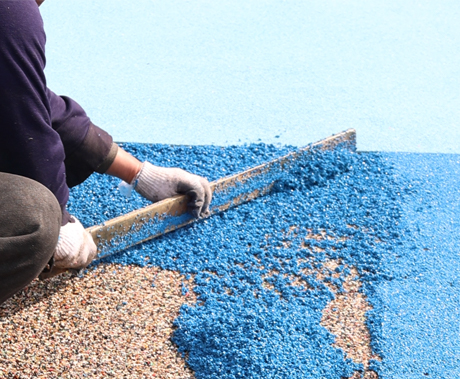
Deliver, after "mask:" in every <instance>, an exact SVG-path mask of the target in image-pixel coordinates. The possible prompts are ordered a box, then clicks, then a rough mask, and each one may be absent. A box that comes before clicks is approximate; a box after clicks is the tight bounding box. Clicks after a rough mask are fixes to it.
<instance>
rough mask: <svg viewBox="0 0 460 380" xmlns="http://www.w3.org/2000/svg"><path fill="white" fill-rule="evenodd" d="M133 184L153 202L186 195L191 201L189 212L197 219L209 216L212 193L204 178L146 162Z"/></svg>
mask: <svg viewBox="0 0 460 380" xmlns="http://www.w3.org/2000/svg"><path fill="white" fill-rule="evenodd" d="M133 184H134V190H136V191H137V192H138V193H139V194H140V195H142V196H143V197H144V198H147V199H148V200H150V201H152V202H158V201H161V200H163V199H166V198H170V197H172V196H174V195H178V194H185V195H187V196H188V199H189V202H188V204H187V205H188V208H189V211H190V212H191V213H192V215H193V216H194V217H195V218H199V217H205V216H208V215H209V204H210V203H211V199H212V191H211V187H210V186H209V182H208V180H207V179H206V178H204V177H200V176H198V175H195V174H191V173H189V172H187V171H185V170H182V169H179V168H164V167H160V166H154V165H152V164H151V163H150V162H144V163H143V164H142V168H141V170H140V172H139V174H138V175H137V177H136V178H135V179H134V181H133Z"/></svg>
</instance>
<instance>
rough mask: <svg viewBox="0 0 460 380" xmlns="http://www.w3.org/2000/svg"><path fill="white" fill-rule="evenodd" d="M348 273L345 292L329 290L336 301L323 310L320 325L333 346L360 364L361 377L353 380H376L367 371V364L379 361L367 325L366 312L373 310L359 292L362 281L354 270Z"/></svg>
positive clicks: (357, 375)
mask: <svg viewBox="0 0 460 380" xmlns="http://www.w3.org/2000/svg"><path fill="white" fill-rule="evenodd" d="M330 263H331V264H330V267H331V268H334V267H336V266H337V265H338V263H337V262H336V261H333V260H331V262H330ZM350 272H351V273H350V274H349V275H348V276H347V277H346V278H345V282H344V284H343V288H344V292H342V293H338V292H337V291H336V290H335V289H333V288H331V290H332V291H333V292H334V293H335V299H334V300H332V301H331V302H329V304H328V305H327V306H326V308H325V309H324V310H323V317H322V318H321V325H323V326H324V327H326V328H327V329H328V330H329V331H330V332H331V333H332V334H334V335H335V343H334V345H335V346H336V347H339V348H341V349H342V350H343V351H344V352H345V353H346V355H347V358H350V359H351V360H353V361H354V362H355V363H361V364H363V366H364V373H363V374H360V373H358V372H356V373H355V375H354V376H353V378H362V377H363V378H369V379H376V378H377V377H378V376H377V373H375V372H374V371H372V370H369V361H370V360H371V359H374V360H381V359H380V357H379V356H377V355H375V354H374V353H373V352H372V348H371V337H370V333H369V329H368V328H367V325H366V312H367V311H369V310H372V307H371V305H370V304H369V303H368V302H367V299H366V296H365V295H364V294H363V293H361V292H360V291H359V289H360V288H361V281H360V280H359V278H358V272H357V270H356V269H355V268H351V271H350Z"/></svg>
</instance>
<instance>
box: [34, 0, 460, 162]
mask: <svg viewBox="0 0 460 380" xmlns="http://www.w3.org/2000/svg"><path fill="white" fill-rule="evenodd" d="M41 11H42V14H43V17H44V21H45V29H46V32H47V38H48V39H47V70H46V74H47V79H48V85H49V86H50V88H51V89H52V90H54V91H55V92H56V93H58V94H63V95H69V96H71V97H73V98H74V99H76V100H77V101H79V102H80V103H81V104H82V106H83V107H84V108H85V109H86V110H87V112H88V114H89V115H90V116H91V118H92V119H93V121H94V123H95V124H96V125H99V126H101V127H102V128H104V129H107V130H108V131H109V132H110V133H112V134H113V135H114V137H115V139H116V140H117V141H134V142H150V143H165V144H186V145H188V144H195V145H202V144H205V145H206V144H216V145H231V144H239V143H246V142H247V143H255V142H257V141H258V139H261V141H262V142H265V143H281V144H291V145H297V146H303V145H306V144H308V143H310V142H313V141H317V140H320V139H322V138H324V137H325V136H329V135H331V134H333V133H336V132H337V131H339V130H345V129H347V128H355V129H356V130H357V131H358V135H359V140H358V149H359V150H362V151H371V150H372V151H408V152H423V153H428V152H439V153H460V128H458V120H460V71H459V70H460V69H459V67H460V50H459V49H458V46H460V27H459V22H458V20H459V19H460V2H458V1H457V0H439V1H427V0H423V1H419V0H407V1H399V0H387V1H384V2H382V1H378V0H368V1H358V0H351V1H344V2H341V1H335V0H321V1H320V0H317V1H304V0H287V1H280V0H267V1H259V0H255V1H249V2H244V1H233V0H220V1H212V0H197V1H185V0H174V1H164V0H155V1H153V0H138V1H136V2H126V1H122V0H110V1H109V0H105V1H104V0H102V1H94V0H80V1H78V2H77V1H71V0H60V1H53V0H47V1H45V3H44V4H43V5H42V6H41Z"/></svg>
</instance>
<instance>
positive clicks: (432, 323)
mask: <svg viewBox="0 0 460 380" xmlns="http://www.w3.org/2000/svg"><path fill="white" fill-rule="evenodd" d="M125 148H126V149H127V150H129V151H132V152H133V153H135V154H136V155H137V156H139V157H141V158H142V159H149V160H152V161H155V162H156V163H158V164H164V165H178V164H179V163H181V164H182V166H183V167H185V168H187V169H188V170H191V171H194V172H197V173H202V174H203V173H208V174H209V176H210V179H216V178H219V177H221V176H223V175H227V174H231V173H234V172H238V171H241V170H243V169H244V168H247V167H251V166H254V165H256V164H258V163H260V162H264V161H267V160H269V159H270V158H271V157H275V156H276V155H278V154H284V153H285V152H286V150H289V149H292V147H284V148H275V147H273V146H267V145H264V144H259V145H252V146H246V147H244V146H239V147H236V146H234V147H227V148H221V147H183V146H179V147H172V146H162V145H152V146H148V145H147V146H146V145H139V144H125ZM185 151H186V152H187V160H186V161H185V162H184V161H181V160H182V157H183V153H184V152H185ZM459 174H460V155H429V154H402V153H349V152H345V151H338V152H334V153H326V154H318V155H315V156H312V158H311V159H309V160H305V161H304V162H301V163H299V166H298V167H294V168H293V171H292V176H290V177H286V178H285V179H284V180H283V181H282V182H280V183H279V185H278V186H277V189H278V191H275V192H274V193H272V194H270V195H269V196H265V197H263V198H259V199H258V200H256V201H253V202H251V203H248V204H246V205H242V206H240V207H238V208H236V209H233V210H230V211H227V212H225V213H223V214H219V215H216V216H213V217H211V218H209V219H206V220H203V221H201V222H198V223H196V224H194V225H192V226H190V227H186V228H183V229H181V230H178V231H176V232H173V233H170V234H167V235H165V236H164V237H162V238H159V239H155V240H153V241H151V242H149V243H145V244H142V245H140V246H136V247H134V248H132V249H129V250H126V251H124V252H122V253H121V254H120V255H117V256H112V257H110V258H109V259H107V260H108V261H111V262H119V263H122V264H136V265H158V266H160V267H162V268H167V269H174V270H179V271H181V272H182V273H184V274H186V275H188V276H194V280H195V283H196V287H195V289H194V291H195V292H196V293H197V294H198V296H199V302H198V305H197V306H196V307H186V308H183V309H182V312H181V316H180V317H179V318H178V320H177V321H176V325H177V327H178V330H177V331H176V335H175V342H176V343H177V344H178V347H179V350H180V351H182V352H188V353H189V356H188V364H189V365H190V366H191V368H192V369H193V370H194V371H195V372H196V375H197V377H201V378H227V377H238V378H246V377H259V378H279V377H283V378H286V377H295V378H311V377H313V378H318V377H326V378H340V377H346V376H350V375H351V374H352V373H353V372H354V371H356V370H362V369H363V367H362V365H360V364H357V363H353V362H352V361H351V360H349V359H346V358H345V355H344V353H343V351H341V350H340V349H338V348H336V347H334V346H333V345H332V344H333V342H334V336H333V335H332V334H331V333H329V332H328V331H327V330H326V329H325V328H324V327H322V326H321V324H320V320H321V317H322V315H323V310H324V309H325V307H326V305H327V304H328V302H329V301H331V300H332V299H333V297H334V295H333V293H332V292H331V290H330V288H329V286H328V284H330V283H333V284H334V285H335V286H337V287H338V288H339V289H340V288H341V286H342V283H343V281H344V279H345V278H346V276H348V275H349V274H350V270H351V268H356V269H357V270H358V273H359V277H360V279H361V281H362V283H363V286H362V291H363V292H364V294H365V295H366V296H367V298H368V300H369V302H370V304H371V305H372V306H373V310H372V312H370V313H369V314H368V316H367V321H368V322H367V324H368V327H369V329H370V332H371V343H372V346H373V348H374V350H375V352H376V353H377V354H378V355H379V356H380V357H381V359H382V361H381V362H378V361H375V362H372V363H370V364H371V368H373V369H375V370H377V372H378V373H379V375H380V376H382V377H387V378H398V377H411V378H414V377H415V378H425V377H429V378H432V377H434V378H446V377H459V376H460V353H459V351H458V347H459V343H460V341H459V340H460V338H459V335H458V319H459V317H460V311H459V296H458V294H459V290H460V289H459V287H460V282H459V275H458V273H459V272H458V270H459V269H460V268H459V263H458V253H459V252H460V244H459V239H458V238H459V232H458V231H459V230H458V227H459V223H460V218H459V215H460V201H459V199H460V197H459V196H460V191H459V188H460V187H459V184H460V183H459V182H460V175H459ZM116 186H117V181H114V180H110V179H106V178H104V177H103V176H99V175H96V176H93V177H92V178H91V179H90V181H89V182H88V183H87V184H85V185H83V186H80V187H78V188H76V189H74V190H73V192H72V200H71V212H73V213H75V214H76V215H78V216H79V217H80V219H81V220H82V221H83V222H84V223H85V224H86V225H93V224H96V223H100V222H101V221H102V220H104V219H108V218H111V217H114V216H116V215H117V214H120V213H124V212H127V211H130V210H133V209H136V208H139V207H141V206H142V205H144V204H145V202H144V201H143V200H142V199H141V198H140V197H139V196H136V195H135V196H134V197H133V198H130V200H127V199H125V198H123V197H121V196H120V195H119V194H118V193H117V190H116ZM82 195H83V196H82ZM88 199H91V202H87V200H88ZM293 226H294V227H295V230H294V233H293V234H289V233H287V231H289V229H290V227H293ZM319 233H325V234H326V235H327V236H328V237H329V238H328V239H323V240H319V241H318V240H316V239H315V238H313V237H311V236H310V234H319ZM309 236H310V237H309ZM343 237H346V238H347V239H346V240H343V239H341V238H343ZM286 243H288V244H287V245H286ZM314 247H317V248H319V249H320V250H319V251H315V248H314ZM330 260H338V261H339V262H340V263H341V264H340V265H339V267H337V269H335V271H334V272H335V273H339V274H340V276H339V278H334V277H333V273H329V272H327V270H326V269H325V268H326V263H327V262H329V261H330ZM318 272H322V273H326V276H325V278H324V279H323V280H318V279H317V277H316V273H318ZM296 280H297V281H300V284H301V285H299V282H296ZM152 285H153V286H154V284H152ZM186 291H188V289H186V288H184V292H186Z"/></svg>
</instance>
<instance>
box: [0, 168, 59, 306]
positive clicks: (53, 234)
mask: <svg viewBox="0 0 460 380" xmlns="http://www.w3.org/2000/svg"><path fill="white" fill-rule="evenodd" d="M60 227H61V208H60V206H59V203H58V201H57V199H56V197H55V196H54V195H53V193H51V191H49V190H48V189H47V188H46V187H45V186H43V185H42V184H40V183H38V182H36V181H34V180H31V179H29V178H25V177H21V176H17V175H13V174H7V173H0V304H1V303H3V302H4V301H5V300H6V299H8V298H9V297H11V296H12V295H13V294H15V293H17V292H18V291H20V290H21V289H22V288H24V287H25V286H26V285H28V284H29V283H30V282H31V281H32V280H33V279H35V278H36V277H37V276H38V275H39V274H40V273H41V271H42V270H43V269H44V268H45V267H46V265H47V264H48V262H49V261H50V259H51V257H52V256H53V252H54V249H55V248H56V244H57V241H58V237H59V230H60Z"/></svg>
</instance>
